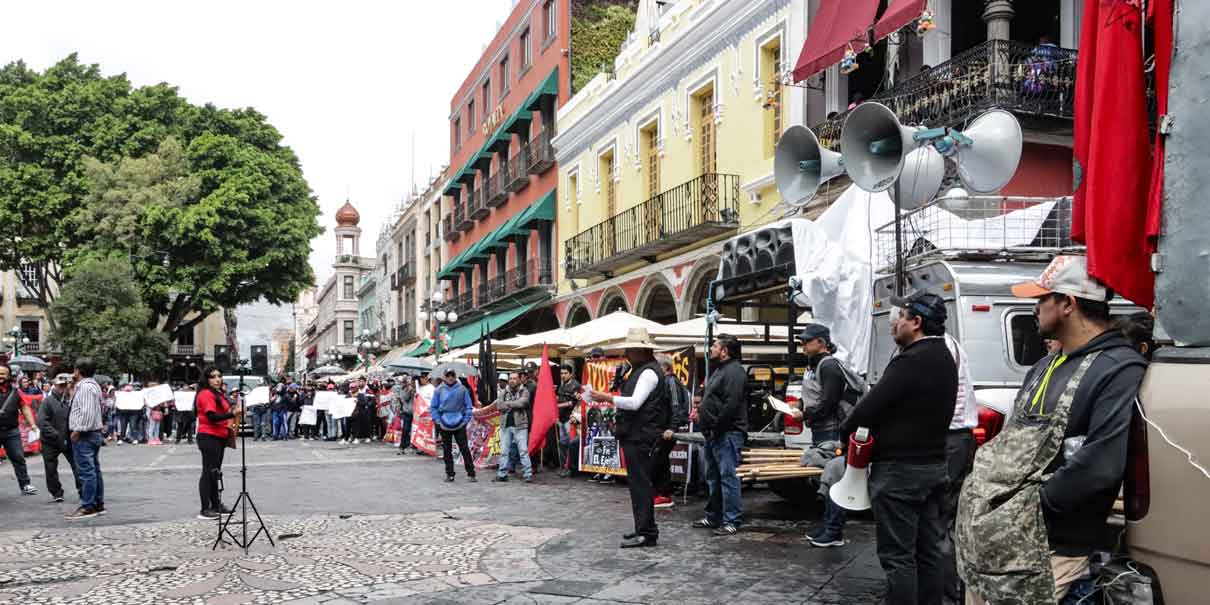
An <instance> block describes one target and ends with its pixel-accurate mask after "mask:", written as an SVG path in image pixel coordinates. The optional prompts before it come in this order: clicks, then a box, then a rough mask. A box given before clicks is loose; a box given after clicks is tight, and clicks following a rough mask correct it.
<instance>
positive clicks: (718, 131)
mask: <svg viewBox="0 0 1210 605" xmlns="http://www.w3.org/2000/svg"><path fill="white" fill-rule="evenodd" d="M804 7H805V1H798V0H794V1H791V0H758V1H747V0H680V1H679V2H675V3H671V4H667V3H656V2H654V1H646V0H645V1H644V2H641V3H640V5H639V13H638V16H637V21H636V26H635V31H634V32H632V33H631V35H630V37H629V39H628V40H627V42H626V45H625V46H624V47H623V49H622V51H621V53H620V54H619V55H618V57H617V59H616V61H615V63H614V66H613V70H612V72H607V73H602V74H599V75H598V76H597V77H596V78H595V79H593V80H592V81H591V82H589V83H588V85H586V86H585V87H584V88H583V89H582V90H580V91H577V93H576V94H575V96H573V97H572V99H571V100H569V101H568V103H567V104H566V105H565V106H564V107H563V108H562V110H561V111H560V112H559V115H558V123H559V124H560V133H559V135H558V137H557V138H556V139H555V142H554V144H555V148H556V155H557V158H558V164H559V199H558V214H557V221H558V241H559V248H558V251H559V253H560V254H561V258H560V267H561V268H562V269H563V270H562V271H561V272H560V275H561V277H562V279H561V280H560V284H559V303H560V305H561V306H560V308H558V309H557V311H556V312H557V314H558V315H559V316H560V320H561V322H562V323H563V324H564V325H574V324H578V323H580V320H582V319H584V318H585V317H596V316H599V315H600V314H602V313H604V312H608V311H612V310H615V309H626V310H629V311H631V312H635V313H636V314H640V315H644V316H648V317H649V318H650V319H654V320H656V321H669V320H678V319H686V318H688V317H691V316H692V314H693V311H694V309H696V308H700V307H701V304H702V301H701V300H700V299H702V297H704V283H703V280H705V283H708V281H709V280H708V279H706V276H709V277H711V278H712V277H713V275H712V273H713V271H716V270H717V249H718V247H719V245H721V244H720V242H721V241H722V240H725V239H726V238H728V237H731V236H733V235H735V234H736V233H738V232H742V231H747V230H750V229H752V228H753V227H757V226H759V225H763V224H766V223H769V222H772V221H775V220H778V219H780V218H782V217H783V216H784V212H785V208H784V206H783V205H781V204H780V201H781V200H780V197H779V196H778V194H777V191H776V188H775V186H774V183H773V151H774V148H775V145H776V143H777V139H778V137H779V136H780V133H781V132H782V131H783V130H784V129H785V128H786V127H787V126H788V125H790V124H793V123H801V122H802V121H803V113H804V107H805V105H806V103H805V100H804V97H803V94H804V93H803V89H802V88H801V87H789V86H784V85H783V84H782V82H784V81H786V80H787V79H788V73H789V70H790V69H791V68H792V64H791V62H792V57H794V56H795V55H796V54H797V52H798V49H799V48H800V47H801V45H802V40H803V36H804V29H805V26H806V18H805V12H804ZM712 261H713V265H712V266H711V262H712ZM712 267H713V268H712ZM653 276H654V277H653ZM654 288H660V289H662V290H666V292H663V291H661V292H656V293H654V294H652V293H650V292H648V290H651V289H654ZM580 307H583V310H580ZM648 308H650V312H649V310H648ZM585 311H586V312H585ZM573 316H574V317H573Z"/></svg>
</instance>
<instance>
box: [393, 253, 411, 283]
mask: <svg viewBox="0 0 1210 605" xmlns="http://www.w3.org/2000/svg"><path fill="white" fill-rule="evenodd" d="M395 275H396V277H397V278H398V280H399V287H401V288H402V287H403V286H410V285H412V284H414V283H416V259H415V258H413V257H408V259H407V262H405V263H404V264H402V265H400V266H399V271H397V272H396V273H395Z"/></svg>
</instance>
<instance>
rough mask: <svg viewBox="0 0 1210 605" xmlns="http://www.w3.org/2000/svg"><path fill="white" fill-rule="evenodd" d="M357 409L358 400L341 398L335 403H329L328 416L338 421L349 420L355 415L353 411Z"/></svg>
mask: <svg viewBox="0 0 1210 605" xmlns="http://www.w3.org/2000/svg"><path fill="white" fill-rule="evenodd" d="M356 408H357V400H356V399H353V398H352V397H341V398H340V399H337V400H335V401H332V402H330V403H328V414H331V416H332V417H333V418H335V419H337V420H340V419H341V418H349V417H351V416H352V415H353V410H355V409H356Z"/></svg>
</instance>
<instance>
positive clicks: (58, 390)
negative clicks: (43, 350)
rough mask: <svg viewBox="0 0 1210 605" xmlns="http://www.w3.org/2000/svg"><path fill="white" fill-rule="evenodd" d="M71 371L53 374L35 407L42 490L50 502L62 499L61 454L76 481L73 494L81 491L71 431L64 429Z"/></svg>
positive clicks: (68, 407) (69, 397)
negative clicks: (43, 471)
mask: <svg viewBox="0 0 1210 605" xmlns="http://www.w3.org/2000/svg"><path fill="white" fill-rule="evenodd" d="M70 384H71V374H59V375H58V376H55V381H54V384H52V385H51V388H50V392H49V393H47V394H46V397H44V398H43V399H42V405H40V406H38V430H39V431H42V463H43V464H44V465H45V466H46V489H47V491H49V492H50V501H51V502H62V501H63V484H62V483H60V482H59V456H65V457H66V458H67V463H68V464H70V465H71V476H72V478H73V479H75V481H76V494H77V495H79V494H80V492H82V491H83V488H84V486H83V484H82V483H81V482H80V478H79V477H78V476H77V475H76V459H75V457H74V456H72V452H71V439H68V436H69V435H70V434H71V432H70V431H68V430H67V415H68V411H69V410H70V407H71V396H70V395H69V394H68V392H67V387H68V385H70Z"/></svg>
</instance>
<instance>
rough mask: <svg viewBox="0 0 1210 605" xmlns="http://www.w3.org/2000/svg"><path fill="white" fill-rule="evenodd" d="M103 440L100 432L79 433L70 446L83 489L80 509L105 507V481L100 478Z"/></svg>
mask: <svg viewBox="0 0 1210 605" xmlns="http://www.w3.org/2000/svg"><path fill="white" fill-rule="evenodd" d="M104 443H105V438H104V437H103V436H102V435H101V431H90V432H87V433H80V438H79V439H78V440H76V442H75V443H72V444H71V452H72V455H73V456H75V458H76V472H77V473H79V476H80V483H82V484H83V485H84V489H83V490H82V493H81V495H80V506H81V507H82V508H92V509H96V508H99V507H101V506H104V505H105V480H104V479H102V477H101V458H100V453H101V446H102V445H104Z"/></svg>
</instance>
